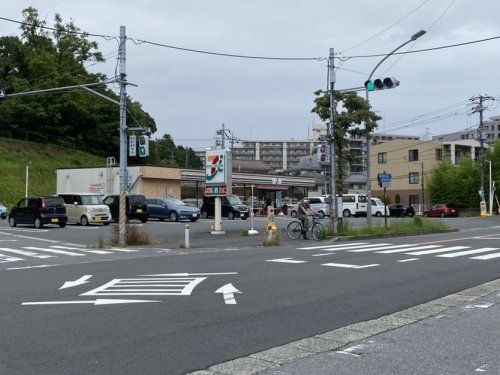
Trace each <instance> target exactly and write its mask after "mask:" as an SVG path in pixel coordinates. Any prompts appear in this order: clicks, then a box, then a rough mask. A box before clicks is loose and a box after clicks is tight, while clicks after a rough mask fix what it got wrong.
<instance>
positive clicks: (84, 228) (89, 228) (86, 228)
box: [66, 226, 99, 230]
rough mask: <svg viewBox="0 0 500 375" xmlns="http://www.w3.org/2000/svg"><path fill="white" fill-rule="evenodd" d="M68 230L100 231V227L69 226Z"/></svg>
mask: <svg viewBox="0 0 500 375" xmlns="http://www.w3.org/2000/svg"><path fill="white" fill-rule="evenodd" d="M66 228H68V229H78V230H82V229H83V230H95V229H99V228H98V227H81V226H79V227H72V226H67V227H66Z"/></svg>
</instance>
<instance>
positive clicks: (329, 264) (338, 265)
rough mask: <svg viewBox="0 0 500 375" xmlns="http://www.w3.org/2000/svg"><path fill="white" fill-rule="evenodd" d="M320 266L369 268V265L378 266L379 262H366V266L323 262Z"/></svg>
mask: <svg viewBox="0 0 500 375" xmlns="http://www.w3.org/2000/svg"><path fill="white" fill-rule="evenodd" d="M322 266H327V267H340V268H353V269H357V270H359V269H361V268H370V267H378V266H380V264H367V265H366V266H358V265H356V264H345V263H324V264H322Z"/></svg>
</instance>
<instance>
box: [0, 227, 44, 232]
mask: <svg viewBox="0 0 500 375" xmlns="http://www.w3.org/2000/svg"><path fill="white" fill-rule="evenodd" d="M2 230H8V231H11V232H25V233H45V232H48V231H49V230H48V229H35V228H33V229H29V228H26V229H23V228H2Z"/></svg>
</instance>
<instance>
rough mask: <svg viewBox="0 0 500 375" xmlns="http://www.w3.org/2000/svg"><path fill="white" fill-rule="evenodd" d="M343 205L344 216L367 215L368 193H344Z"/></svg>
mask: <svg viewBox="0 0 500 375" xmlns="http://www.w3.org/2000/svg"><path fill="white" fill-rule="evenodd" d="M342 206H343V208H342V216H343V217H351V216H358V215H366V195H363V194H344V195H343V196H342ZM382 212H383V211H382Z"/></svg>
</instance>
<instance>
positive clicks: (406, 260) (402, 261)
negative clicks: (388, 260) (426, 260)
mask: <svg viewBox="0 0 500 375" xmlns="http://www.w3.org/2000/svg"><path fill="white" fill-rule="evenodd" d="M418 259H419V258H408V259H400V260H398V262H399V263H405V262H413V261H414V260H418Z"/></svg>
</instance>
